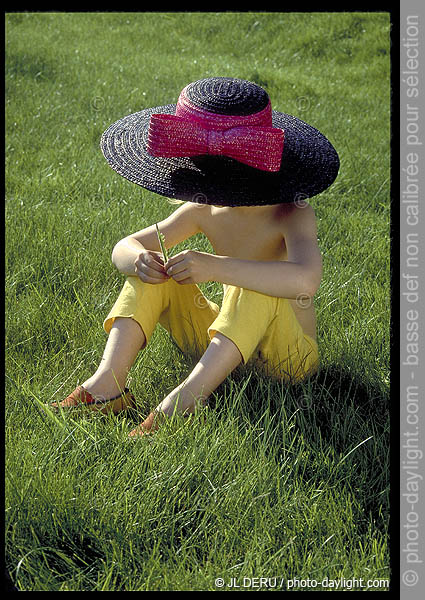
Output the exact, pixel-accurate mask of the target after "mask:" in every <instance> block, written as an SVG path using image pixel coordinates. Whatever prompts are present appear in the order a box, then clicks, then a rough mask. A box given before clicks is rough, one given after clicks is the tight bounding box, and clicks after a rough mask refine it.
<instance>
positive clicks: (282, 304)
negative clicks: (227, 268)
mask: <svg viewBox="0 0 425 600" xmlns="http://www.w3.org/2000/svg"><path fill="white" fill-rule="evenodd" d="M118 317H131V318H133V319H134V320H135V321H137V323H139V325H140V326H141V328H142V330H143V332H144V334H145V336H146V341H147V342H148V341H149V339H150V338H151V336H152V334H153V331H154V329H155V327H156V325H157V323H160V324H161V325H162V326H163V327H165V329H167V331H169V333H170V334H171V336H172V337H173V338H174V340H175V342H176V343H177V345H178V346H179V348H181V350H183V352H187V353H190V354H195V355H199V356H200V355H201V354H203V352H204V351H205V350H206V348H207V346H208V344H209V342H210V341H211V339H212V338H213V337H214V335H215V333H216V332H220V333H221V334H222V335H224V336H226V337H227V338H229V339H230V340H232V342H233V343H234V344H235V345H236V346H237V348H238V349H239V351H240V353H241V355H242V358H243V362H244V363H245V364H246V363H247V362H248V361H249V360H252V361H255V363H256V364H257V365H258V364H260V365H261V366H262V368H263V369H264V370H265V372H266V373H267V374H269V375H272V376H276V377H279V378H283V379H285V380H287V381H290V382H296V381H300V380H302V379H304V378H305V377H306V376H307V375H310V374H312V373H314V372H315V371H316V370H317V367H318V362H319V354H318V347H317V343H316V341H315V340H314V339H313V338H311V337H310V336H308V335H306V334H305V333H304V332H303V330H302V328H301V325H300V324H299V322H298V320H297V318H296V316H295V313H294V311H293V309H292V306H291V305H290V303H289V300H287V299H286V298H275V297H273V296H266V295H265V294H260V293H258V292H253V291H251V290H246V289H243V288H238V287H235V286H228V287H227V290H226V293H225V295H224V298H223V302H222V307H221V309H220V308H219V307H218V306H217V304H215V303H214V302H211V301H210V300H208V299H207V298H206V297H205V296H204V294H203V293H202V292H201V290H200V288H199V287H198V286H197V285H181V284H178V283H176V282H175V281H174V280H173V279H169V280H168V281H167V282H165V283H161V284H157V285H151V284H148V283H143V282H142V281H141V280H140V279H139V278H138V277H128V278H127V279H126V282H125V284H124V287H123V289H122V291H121V293H120V295H119V296H118V298H117V301H116V302H115V304H114V306H113V307H112V309H111V311H110V313H109V315H108V316H107V318H106V319H105V322H104V324H103V326H104V329H105V331H106V332H107V333H109V331H110V329H111V327H112V325H113V322H114V320H115V319H116V318H118Z"/></svg>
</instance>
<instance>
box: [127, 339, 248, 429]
mask: <svg viewBox="0 0 425 600" xmlns="http://www.w3.org/2000/svg"><path fill="white" fill-rule="evenodd" d="M241 361H242V356H241V353H240V352H239V349H238V348H237V346H236V345H235V344H234V343H233V342H232V341H231V340H229V339H228V338H227V337H225V336H224V335H222V334H221V333H217V334H216V335H215V336H214V338H213V339H212V340H211V343H210V344H209V346H208V348H207V350H206V351H205V353H204V354H203V356H202V358H201V359H200V361H199V362H198V363H197V365H196V366H195V368H194V369H193V371H192V372H191V374H190V375H189V377H188V378H187V379H186V380H185V381H184V382H183V383H181V384H180V385H179V386H178V387H176V388H175V389H174V390H173V391H172V392H171V393H170V394H168V396H167V397H166V398H165V399H164V400H163V401H162V402H161V403H160V404H159V405H158V406H157V407H156V409H155V411H154V412H153V413H151V414H150V415H149V417H148V418H147V419H146V421H144V422H143V423H142V424H141V425H139V426H138V427H136V429H134V430H133V431H132V432H131V433H130V434H129V435H130V436H136V435H143V434H144V433H147V432H149V431H151V430H153V429H156V426H157V424H156V423H155V420H156V416H157V415H158V413H163V414H165V415H167V416H172V415H173V414H174V413H175V412H176V413H182V414H189V413H193V412H195V409H196V407H197V406H199V405H203V404H204V403H205V401H206V399H207V398H208V396H209V395H210V394H211V393H212V392H213V391H214V390H215V389H216V388H217V387H218V386H219V385H220V384H221V383H222V382H223V381H224V380H225V379H226V377H227V376H228V375H229V374H230V373H231V372H232V371H233V370H234V369H235V368H236V367H237V366H238V365H239V364H240V362H241Z"/></svg>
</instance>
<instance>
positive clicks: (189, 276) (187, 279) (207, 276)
mask: <svg viewBox="0 0 425 600" xmlns="http://www.w3.org/2000/svg"><path fill="white" fill-rule="evenodd" d="M214 258H215V257H214V255H212V254H208V253H206V252H198V251H197V250H184V251H183V252H179V254H176V255H175V256H173V257H172V258H170V259H169V260H168V262H167V263H166V264H165V271H166V273H167V275H168V276H169V277H172V278H173V279H174V281H176V282H177V283H181V284H191V283H192V284H193V283H203V282H205V281H211V280H212V271H211V269H212V264H213V261H214Z"/></svg>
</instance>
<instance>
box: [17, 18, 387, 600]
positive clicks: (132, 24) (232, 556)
mask: <svg viewBox="0 0 425 600" xmlns="http://www.w3.org/2000/svg"><path fill="white" fill-rule="evenodd" d="M389 30H390V22H389V15H388V14H385V13H334V14H332V13H329V14H328V13H311V14H309V13H299V14H297V13H272V14H270V13H152V14H149V13H16V14H10V15H7V16H6V72H5V81H6V209H5V218H6V287H5V290H6V406H5V436H6V500H5V509H6V512H5V524H6V564H7V569H8V571H9V573H10V575H11V578H12V580H13V582H14V583H15V585H16V586H17V587H18V589H20V590H23V591H36V590H46V591H56V590H60V591H67V590H68V591H101V590H104V591H106V590H109V591H147V590H151V591H160V590H171V591H174V590H197V589H199V590H207V591H216V590H217V589H219V588H216V587H215V579H216V578H218V577H222V578H224V580H225V581H226V583H228V582H229V581H230V577H236V578H237V581H239V583H242V581H243V578H244V577H249V578H253V577H278V578H279V577H281V578H282V577H283V578H284V579H285V580H287V579H290V578H295V577H297V578H299V579H308V578H309V579H316V580H317V581H321V580H323V579H324V578H325V577H328V578H329V579H339V578H345V579H351V578H357V579H359V578H363V580H368V579H387V578H388V577H389V575H390V573H389V550H388V544H389V535H388V511H389V505H388V503H389V449H388V446H389V383H390V381H389V380H390V373H389V344H390V342H389V321H390V300H389V299H390V284H389V279H390V264H389V247H390V235H389V227H390V225H389V223H390V203H389V185H390V184H389V161H390V158H389V138H390V130H389V114H390V87H389V70H390V63H389V52H390V49H389ZM213 75H222V76H236V77H242V78H246V79H250V80H253V81H256V82H257V83H259V84H260V85H263V86H264V87H265V88H266V89H267V91H268V92H269V94H270V96H271V99H272V104H273V106H274V108H276V109H277V110H282V111H285V112H288V113H290V114H295V115H297V116H299V117H300V118H302V119H304V120H306V121H308V122H310V123H311V124H312V125H314V126H316V127H317V128H318V129H321V130H322V131H323V132H324V133H325V134H326V135H327V136H328V137H329V138H330V139H331V141H332V142H333V144H334V145H335V147H336V148H337V150H338V152H339V154H340V157H341V171H340V174H339V176H338V179H337V181H336V182H335V184H334V185H333V186H332V187H331V188H330V189H329V190H327V191H326V192H325V193H323V194H322V195H320V196H319V197H317V198H314V199H313V200H312V201H311V203H312V205H313V206H314V208H315V210H316V214H317V217H318V228H319V243H320V247H321V249H322V252H323V257H324V277H323V282H322V285H321V287H320V289H319V292H318V294H317V296H316V307H317V313H318V334H319V338H318V340H319V347H320V352H321V355H322V367H321V370H320V372H319V374H318V375H317V376H315V377H314V378H312V379H311V380H310V381H307V382H305V383H304V384H302V385H298V386H294V387H287V386H283V385H281V384H279V383H276V382H270V381H268V380H267V379H265V378H263V377H262V376H261V375H260V374H258V373H255V372H250V371H249V369H241V370H239V371H238V372H237V373H235V374H234V375H232V377H230V378H229V379H228V380H227V381H226V382H225V383H224V384H223V385H222V386H221V387H220V388H219V389H218V390H217V393H216V394H215V396H214V398H213V401H212V403H211V407H210V408H209V409H208V411H207V412H208V417H207V420H206V424H205V425H203V426H202V427H200V426H199V427H192V428H191V427H183V426H182V424H181V423H180V422H179V421H177V422H176V423H173V424H170V425H169V426H168V427H167V428H165V429H164V430H161V431H160V432H159V433H158V435H157V436H156V437H155V438H152V439H151V440H149V441H147V440H140V441H138V442H136V443H130V441H129V440H128V438H127V432H128V431H129V429H130V428H131V427H133V426H134V424H135V423H137V422H139V420H140V417H141V414H142V413H143V414H144V413H145V412H146V411H147V410H149V409H151V408H152V407H153V406H155V405H156V404H157V403H158V402H159V401H160V400H161V399H162V398H163V397H164V396H165V395H166V394H167V393H168V392H169V391H170V390H171V389H173V387H175V386H176V385H177V383H179V382H180V381H181V380H182V378H183V377H184V376H185V375H186V374H187V373H188V372H189V370H190V368H191V364H190V361H189V359H187V358H186V357H184V356H183V355H182V354H181V353H180V352H179V351H178V350H177V349H176V348H175V346H174V345H173V344H172V342H171V341H170V339H169V338H168V336H167V335H166V333H165V332H164V331H163V330H161V329H157V331H156V332H155V334H154V338H153V340H152V342H151V344H150V345H149V347H148V348H147V350H146V351H145V352H144V353H143V354H141V355H140V356H139V358H138V360H137V363H136V365H135V367H134V369H133V371H132V373H131V381H130V385H131V388H132V391H133V392H134V394H135V395H136V397H137V398H138V400H139V402H140V413H141V414H139V415H138V414H132V415H127V416H126V417H122V416H120V417H103V416H100V415H95V416H93V415H90V416H88V415H84V414H83V415H81V416H79V417H78V418H77V417H75V416H73V417H67V416H62V415H59V416H58V417H57V418H56V419H53V418H52V417H51V416H50V415H49V414H47V413H45V412H43V411H42V410H41V409H40V402H43V403H44V402H49V401H51V400H53V399H60V398H62V397H63V396H64V395H66V394H68V393H69V392H70V391H71V390H72V389H73V388H74V387H75V385H76V384H77V382H78V381H80V382H81V381H84V379H85V378H87V376H88V375H89V374H91V372H92V371H93V369H94V368H95V367H96V365H97V361H98V360H99V357H100V355H101V352H102V350H103V346H104V343H105V334H104V332H103V330H102V327H101V323H102V320H103V318H104V317H105V315H106V314H107V312H108V310H109V308H110V307H111V306H112V304H113V302H114V300H115V298H116V295H117V294H118V292H119V289H120V287H121V285H122V282H123V280H122V277H121V276H120V275H119V273H117V272H116V270H115V269H114V267H113V266H112V264H111V261H110V254H111V251H112V248H113V246H114V244H115V243H116V242H117V241H118V240H119V239H121V238H122V237H124V236H125V235H127V234H129V233H131V232H133V231H136V230H138V229H141V228H143V227H145V226H147V225H151V224H153V223H156V222H158V221H160V220H161V219H163V218H164V217H165V216H166V215H168V214H169V213H170V212H171V211H172V210H174V208H175V207H173V206H172V205H170V204H169V203H167V201H166V200H165V199H161V198H160V197H158V196H155V194H152V193H150V192H147V191H145V190H142V189H141V188H138V187H137V186H135V185H133V184H131V183H129V182H127V181H125V180H124V179H122V178H120V177H119V176H118V175H116V174H115V173H114V172H113V171H112V170H111V169H110V168H109V167H108V166H107V164H106V161H105V160H104V158H103V157H102V155H101V152H100V150H99V138H100V135H101V133H102V132H103V131H104V130H105V129H106V128H107V127H108V125H109V124H110V123H111V122H112V121H114V120H116V119H118V118H120V117H122V116H123V115H125V114H128V113H130V112H134V111H137V110H139V109H141V108H143V107H145V106H155V105H158V104H166V103H169V102H172V101H175V99H176V98H177V96H178V94H179V92H180V90H181V89H182V88H183V87H184V85H186V84H187V83H188V82H190V81H193V80H195V79H199V78H202V77H207V76H213ZM191 243H193V246H196V247H197V248H198V249H203V250H208V249H209V245H208V243H207V241H206V240H205V239H204V238H202V237H200V236H198V237H197V238H195V239H194V240H193V242H191ZM204 287H205V291H206V292H207V293H208V294H209V296H210V297H211V298H212V299H213V300H215V301H218V302H219V301H220V299H221V290H220V287H219V286H218V285H216V284H214V283H210V284H206V285H205V286H204ZM275 591H277V590H275Z"/></svg>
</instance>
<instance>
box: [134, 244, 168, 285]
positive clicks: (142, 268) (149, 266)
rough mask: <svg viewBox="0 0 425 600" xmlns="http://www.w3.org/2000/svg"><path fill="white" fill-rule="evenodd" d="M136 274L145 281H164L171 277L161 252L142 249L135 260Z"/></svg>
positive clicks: (153, 282) (154, 282) (155, 282)
mask: <svg viewBox="0 0 425 600" xmlns="http://www.w3.org/2000/svg"><path fill="white" fill-rule="evenodd" d="M134 267H135V271H136V275H137V276H138V277H139V278H140V279H141V280H142V281H143V282H144V283H152V284H157V283H164V282H165V281H168V279H170V277H169V275H167V273H166V272H165V268H164V261H163V259H162V254H161V253H160V252H154V251H153V250H142V251H141V252H140V254H139V255H138V256H137V258H136V260H135V261H134Z"/></svg>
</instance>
